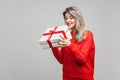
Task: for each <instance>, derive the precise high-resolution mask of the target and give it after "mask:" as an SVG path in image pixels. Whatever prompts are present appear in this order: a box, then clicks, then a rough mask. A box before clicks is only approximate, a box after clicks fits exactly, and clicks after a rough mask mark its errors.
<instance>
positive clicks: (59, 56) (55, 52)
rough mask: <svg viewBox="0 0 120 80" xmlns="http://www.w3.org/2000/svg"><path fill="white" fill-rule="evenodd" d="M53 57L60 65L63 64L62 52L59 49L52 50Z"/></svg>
mask: <svg viewBox="0 0 120 80" xmlns="http://www.w3.org/2000/svg"><path fill="white" fill-rule="evenodd" d="M52 52H53V55H54V56H55V58H56V59H57V61H58V62H59V63H60V64H63V50H62V49H61V48H58V47H55V48H52Z"/></svg>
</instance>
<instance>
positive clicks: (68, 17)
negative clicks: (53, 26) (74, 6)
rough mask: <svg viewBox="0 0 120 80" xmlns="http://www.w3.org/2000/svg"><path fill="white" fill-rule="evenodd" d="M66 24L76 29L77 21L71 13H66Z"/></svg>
mask: <svg viewBox="0 0 120 80" xmlns="http://www.w3.org/2000/svg"><path fill="white" fill-rule="evenodd" d="M65 23H66V24H67V26H68V27H70V28H73V27H75V24H76V21H75V18H74V17H73V16H72V15H71V14H70V13H65Z"/></svg>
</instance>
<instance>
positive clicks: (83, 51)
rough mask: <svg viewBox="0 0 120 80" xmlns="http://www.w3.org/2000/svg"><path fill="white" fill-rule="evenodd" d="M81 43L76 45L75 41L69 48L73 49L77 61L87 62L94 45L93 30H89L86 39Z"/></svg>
mask: <svg viewBox="0 0 120 80" xmlns="http://www.w3.org/2000/svg"><path fill="white" fill-rule="evenodd" d="M80 44H81V45H82V46H81V47H79V45H80ZM80 44H79V43H78V44H76V45H75V44H74V43H71V45H70V46H69V47H68V48H69V49H70V50H71V52H72V54H73V56H74V57H75V59H76V60H77V62H78V63H80V64H83V63H85V61H86V59H87V56H88V55H89V53H90V49H91V47H92V45H94V44H93V35H92V32H88V33H87V35H86V39H84V40H83V41H81V43H80Z"/></svg>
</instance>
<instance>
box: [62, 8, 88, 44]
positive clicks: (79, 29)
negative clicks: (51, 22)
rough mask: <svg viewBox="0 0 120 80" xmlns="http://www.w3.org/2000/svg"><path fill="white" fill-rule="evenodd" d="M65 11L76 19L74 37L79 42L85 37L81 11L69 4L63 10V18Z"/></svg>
mask: <svg viewBox="0 0 120 80" xmlns="http://www.w3.org/2000/svg"><path fill="white" fill-rule="evenodd" d="M66 13H70V14H71V15H72V16H73V17H74V18H75V20H76V25H75V32H74V35H75V36H74V39H75V41H77V42H78V43H79V42H81V41H82V40H83V39H84V38H85V36H86V31H87V30H86V28H85V23H84V19H83V16H82V13H81V12H80V10H79V9H77V8H76V7H75V6H71V7H68V8H66V9H65V11H64V12H63V16H64V19H65V14H66Z"/></svg>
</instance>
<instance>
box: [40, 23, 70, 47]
mask: <svg viewBox="0 0 120 80" xmlns="http://www.w3.org/2000/svg"><path fill="white" fill-rule="evenodd" d="M70 32H71V31H70V30H69V28H68V26H67V25H64V26H56V27H53V28H48V29H47V30H46V31H45V32H44V33H43V34H42V36H41V38H40V40H39V44H40V45H41V47H42V48H43V49H45V48H51V47H59V46H62V45H60V44H58V40H59V39H60V36H63V37H64V38H66V39H71V38H72V36H71V33H70Z"/></svg>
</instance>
